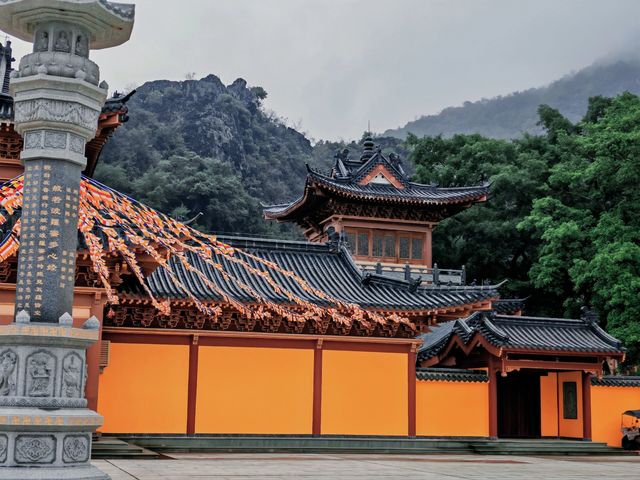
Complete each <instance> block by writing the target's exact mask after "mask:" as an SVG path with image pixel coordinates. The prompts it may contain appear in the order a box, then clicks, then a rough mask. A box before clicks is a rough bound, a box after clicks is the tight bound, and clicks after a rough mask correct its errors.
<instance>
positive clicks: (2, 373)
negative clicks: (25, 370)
mask: <svg viewBox="0 0 640 480" xmlns="http://www.w3.org/2000/svg"><path fill="white" fill-rule="evenodd" d="M17 361H18V357H17V356H16V354H15V353H13V352H12V351H11V350H7V351H6V352H3V353H2V355H0V397H6V396H8V395H11V394H12V393H13V392H14V390H15V389H16V383H15V380H14V377H13V371H14V370H15V368H16V362H17Z"/></svg>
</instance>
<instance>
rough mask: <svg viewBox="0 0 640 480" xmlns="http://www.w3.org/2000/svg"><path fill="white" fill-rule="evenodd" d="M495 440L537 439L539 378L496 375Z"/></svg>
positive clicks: (522, 374) (523, 374)
mask: <svg viewBox="0 0 640 480" xmlns="http://www.w3.org/2000/svg"><path fill="white" fill-rule="evenodd" d="M498 436H499V437H503V438H539V437H540V375H539V374H537V373H535V372H526V371H521V372H511V373H509V374H508V375H507V376H506V377H501V376H499V375H498Z"/></svg>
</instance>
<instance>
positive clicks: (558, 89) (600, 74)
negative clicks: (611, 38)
mask: <svg viewBox="0 0 640 480" xmlns="http://www.w3.org/2000/svg"><path fill="white" fill-rule="evenodd" d="M625 91H628V92H631V93H636V94H640V60H628V61H616V62H613V63H601V64H595V65H592V66H590V67H587V68H585V69H583V70H580V71H579V72H577V73H574V74H570V75H567V76H565V77H563V78H561V79H560V80H557V81H555V82H553V83H551V84H550V85H548V86H545V87H541V88H531V89H529V90H525V91H522V92H515V93H512V94H510V95H505V96H500V97H496V98H492V99H483V100H480V101H477V102H465V104H464V105H463V106H460V107H449V108H445V109H444V110H443V111H442V112H440V113H439V114H437V115H428V116H424V117H421V118H419V119H418V120H415V121H412V122H409V123H407V124H406V125H405V126H404V127H402V128H399V129H396V130H388V131H387V132H385V135H390V136H394V137H398V138H402V139H404V138H405V137H406V136H407V134H408V133H413V134H414V135H417V136H419V137H422V136H425V135H429V136H435V135H443V136H444V137H451V136H452V135H455V134H458V133H464V134H471V133H479V134H481V135H485V136H487V137H492V138H516V137H519V136H520V135H521V134H522V133H523V132H528V133H534V134H540V133H542V128H541V127H540V125H538V115H537V113H536V111H537V109H538V106H539V105H542V104H545V105H549V106H550V107H553V108H555V109H557V110H559V111H560V113H562V114H563V115H564V116H565V117H566V118H568V119H569V120H570V121H572V122H577V121H579V120H580V119H581V118H582V117H583V116H584V114H585V112H586V111H587V101H588V99H589V97H592V96H596V95H603V96H607V97H610V96H615V95H617V94H619V93H622V92H625Z"/></svg>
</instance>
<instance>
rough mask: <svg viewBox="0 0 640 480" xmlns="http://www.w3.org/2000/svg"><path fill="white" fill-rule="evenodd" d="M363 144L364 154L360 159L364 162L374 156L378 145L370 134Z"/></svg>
mask: <svg viewBox="0 0 640 480" xmlns="http://www.w3.org/2000/svg"><path fill="white" fill-rule="evenodd" d="M363 146H364V149H363V150H362V156H361V157H360V161H361V162H362V163H364V162H366V161H367V160H369V159H370V158H371V157H373V154H374V153H375V152H374V147H375V146H376V145H375V143H373V139H372V138H371V136H370V135H369V136H367V138H365V139H364V143H363Z"/></svg>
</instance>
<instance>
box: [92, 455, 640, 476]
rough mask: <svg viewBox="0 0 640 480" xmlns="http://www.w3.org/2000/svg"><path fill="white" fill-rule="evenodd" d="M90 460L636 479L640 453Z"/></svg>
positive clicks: (150, 469)
mask: <svg viewBox="0 0 640 480" xmlns="http://www.w3.org/2000/svg"><path fill="white" fill-rule="evenodd" d="M94 464H95V465H96V466H97V467H99V468H101V469H102V470H103V471H104V472H106V473H108V474H110V475H111V478H112V479H113V480H131V479H137V480H149V479H163V480H191V479H194V480H205V479H232V480H244V479H246V480H255V479H267V480H272V479H285V480H294V479H303V480H313V479H317V480H329V479H331V480H334V479H335V480H363V479H373V480H383V479H396V478H397V479H401V480H425V479H442V480H455V479H465V480H466V479H491V480H501V479H505V480H512V479H543V480H589V479H598V480H605V479H606V480H617V479H633V480H638V479H640V456H638V457H635V456H634V457H548V458H540V457H496V456H471V455H451V456H444V455H429V456H417V455H408V456H399V455H286V454H271V455H264V454H260V455H246V454H243V455H231V454H184V455H175V456H173V459H166V460H108V461H106V460H100V461H95V462H94Z"/></svg>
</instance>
